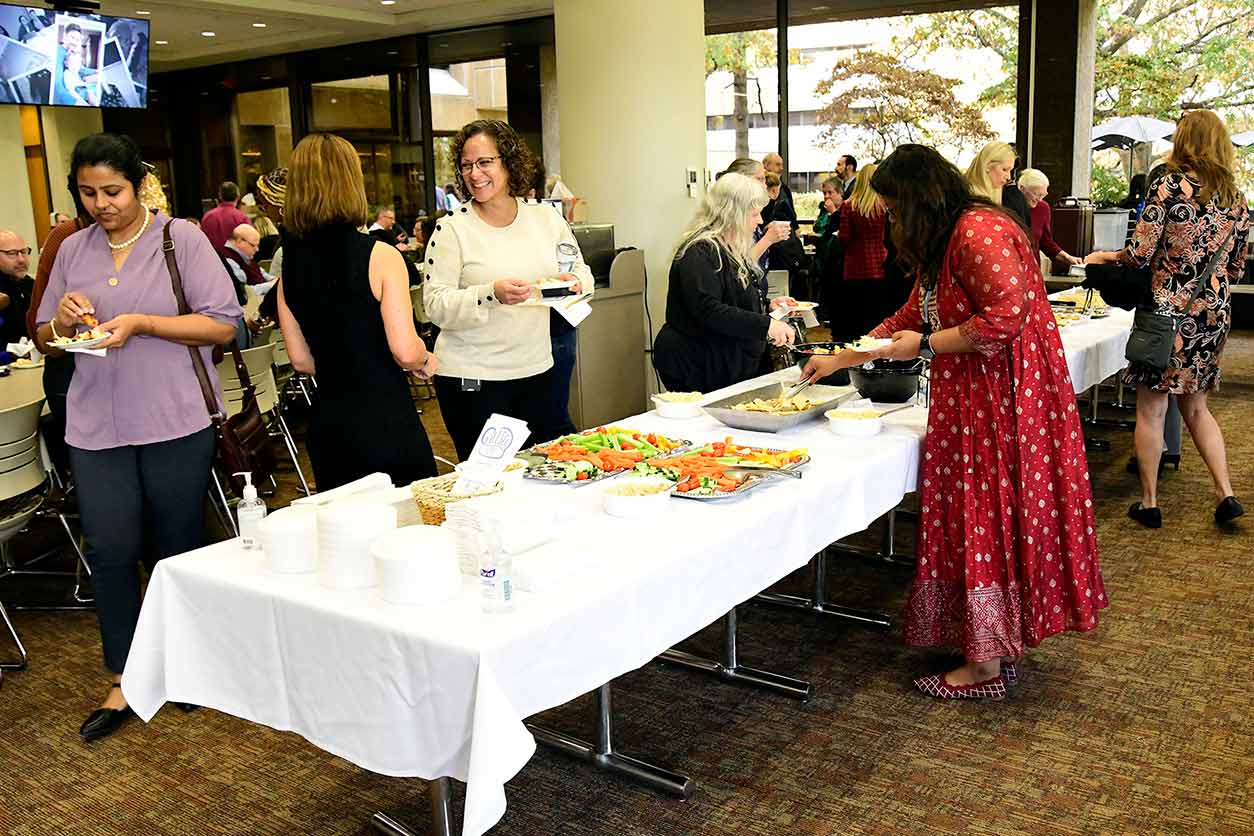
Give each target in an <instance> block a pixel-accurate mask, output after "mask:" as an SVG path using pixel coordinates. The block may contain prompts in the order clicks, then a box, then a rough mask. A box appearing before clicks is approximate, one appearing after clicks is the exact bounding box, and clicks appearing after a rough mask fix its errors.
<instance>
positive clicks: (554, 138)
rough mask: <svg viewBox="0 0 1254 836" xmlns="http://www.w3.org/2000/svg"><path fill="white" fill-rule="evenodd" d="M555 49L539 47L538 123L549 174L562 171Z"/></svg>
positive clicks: (546, 169)
mask: <svg viewBox="0 0 1254 836" xmlns="http://www.w3.org/2000/svg"><path fill="white" fill-rule="evenodd" d="M558 101H559V98H558V95H557V50H556V48H554V47H551V46H542V47H540V125H541V128H540V130H541V132H542V135H541V142H542V144H543V145H544V151H543V153H544V170H545V171H547V172H548V173H549V174H560V173H561V171H562V151H561V147H562V135H561V124H562V123H561V118H560V115H559V114H558V107H557V103H558Z"/></svg>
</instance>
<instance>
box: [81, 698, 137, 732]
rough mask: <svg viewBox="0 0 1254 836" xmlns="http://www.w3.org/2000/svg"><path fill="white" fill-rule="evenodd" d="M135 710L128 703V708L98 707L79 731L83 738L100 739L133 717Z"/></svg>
mask: <svg viewBox="0 0 1254 836" xmlns="http://www.w3.org/2000/svg"><path fill="white" fill-rule="evenodd" d="M134 715H135V712H134V711H132V710H131V707H130V706H129V705H128V706H127V707H126V708H97V709H96V710H95V711H93V712H92V713H91V716H89V717H88V718H87V721H86V722H85V723H83V726H82V728H80V729H79V730H78V733H79V734H81V735H82V736H83V740H85V741H92V740H99V739H100V738H102V737H108V736H109V735H111V734H113V733H114V732H115V731H117V729H118V727H119V726H121V725H122V724H123V723H125V722H126V721H127V720H128V719H129V718H131V717H133V716H134Z"/></svg>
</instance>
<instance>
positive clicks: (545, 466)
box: [518, 431, 692, 486]
mask: <svg viewBox="0 0 1254 836" xmlns="http://www.w3.org/2000/svg"><path fill="white" fill-rule="evenodd" d="M586 434H587V432H586V431H585V432H582V433H576V435H586ZM671 440H672V441H675V442H678V443H679V446H678V447H676V448H675V449H674V450H672V451H671V452H669V453H662V454H661V455H663V456H677V455H679V454H680V453H682V452H684V451H685V450H690V449H692V442H691V441H685V440H684V439H682V438H675V439H671ZM551 443H552V442H547V441H546V442H544V443H543V444H533V445H532V446H531V447H528V448H527V449H526V450H521V451H519V453H518V458H520V459H522V460H524V461H526V462H527V469H526V470H524V471H523V478H524V479H531V480H533V481H536V482H548V483H549V484H550V485H575V486H579V485H591V484H592V483H593V482H601V481H604V480H605V479H613V478H614V477H615V476H621V475H622V474H624V473H630V472H631V470H630V469H628V470H613V471H610V472H609V473H602V474H601V475H599V476H589V477H588V478H587V479H583V480H576V479H566V478H562V477H561V476H559V475H558V474H559V473H560V472H561V468H560V466H559V465H558V463H557V462H550V461H549V460H548V457H547V456H545V455H544V454H543V453H541V452H540V451H539V450H537V449H536V448H537V447H543V446H544V445H545V444H551ZM648 460H649V459H647V458H646V459H645V461H646V462H647V461H648Z"/></svg>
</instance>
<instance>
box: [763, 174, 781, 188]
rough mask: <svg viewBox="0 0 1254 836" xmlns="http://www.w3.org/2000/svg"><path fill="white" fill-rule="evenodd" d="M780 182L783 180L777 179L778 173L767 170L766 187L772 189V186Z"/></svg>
mask: <svg viewBox="0 0 1254 836" xmlns="http://www.w3.org/2000/svg"><path fill="white" fill-rule="evenodd" d="M782 182H783V181H782V180H780V179H779V175H778V174H776V173H775V172H773V171H768V172H767V173H766V187H767V188H768V189H773V188H775V187H776V186H778V185H779V184H780V183H782Z"/></svg>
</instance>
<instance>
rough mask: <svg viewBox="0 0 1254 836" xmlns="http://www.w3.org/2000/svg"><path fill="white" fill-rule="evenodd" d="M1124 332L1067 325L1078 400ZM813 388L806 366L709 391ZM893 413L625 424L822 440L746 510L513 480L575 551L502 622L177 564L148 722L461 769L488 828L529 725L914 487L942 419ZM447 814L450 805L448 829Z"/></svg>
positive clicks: (222, 547) (139, 643)
mask: <svg viewBox="0 0 1254 836" xmlns="http://www.w3.org/2000/svg"><path fill="white" fill-rule="evenodd" d="M1111 319H1112V320H1113V319H1114V317H1113V316H1112V317H1111ZM1107 322H1108V323H1109V322H1110V320H1107ZM1106 324H1107V323H1102V322H1094V323H1083V324H1079V325H1077V326H1072V327H1071V328H1069V329H1067V330H1066V331H1065V332H1064V342H1065V343H1067V354H1068V363H1069V365H1070V366H1071V368H1072V373H1073V375H1074V376H1075V382H1076V388H1077V389H1082V388H1087V387H1088V385H1091V383H1092V382H1095V381H1094V380H1093V377H1094V376H1099V375H1100V376H1104V373H1103V370H1104V369H1105V368H1107V367H1108V366H1109V365H1110V363H1113V360H1111V359H1110V358H1111V357H1112V356H1113V355H1112V351H1113V343H1114V341H1115V337H1114V336H1113V331H1114V330H1115V329H1114V328H1113V323H1110V324H1111V326H1112V327H1111V328H1109V329H1107V328H1106V327H1105V325H1106ZM1107 330H1109V331H1111V332H1112V333H1111V334H1107V333H1106V332H1107ZM1108 341H1109V342H1110V345H1107V342H1108ZM1118 353H1119V354H1120V356H1121V355H1122V347H1120V350H1119V352H1118ZM1114 370H1117V369H1111V371H1112V372H1113V371H1114ZM1108 373H1109V372H1107V374H1108ZM797 376H798V371H797V369H795V368H793V369H788V370H785V371H782V372H777V373H775V374H774V375H769V376H766V377H765V378H759V379H755V380H752V381H748V382H746V383H744V384H741V385H739V386H736V387H731V388H729V389H726V390H722V391H720V392H716V393H711V395H710V396H709V399H710V400H715V399H718V398H721V397H726V396H727V395H731V394H734V393H735V392H737V391H743V390H748V389H752V388H755V387H757V386H761V385H763V384H764V383H766V382H767V381H769V380H772V379H774V380H788V381H795V380H796V379H797ZM1098 379H1100V377H1099V378H1098ZM885 422H886V424H887V427H886V429H885V431H884V432H883V433H882V434H880V435H879V436H876V437H874V438H867V439H846V438H841V437H837V436H835V435H833V434H832V433H831V432H830V431H829V430H828V428H827V425H826V423H825V422H812V423H809V424H803V425H801V426H800V427H798V428H796V429H794V430H791V431H788V432H785V433H780V434H778V435H770V434H756V433H751V432H744V431H738V430H730V429H729V428H727V427H725V426H723V425H721V424H718V423H716V422H714V420H713V419H711V418H708V417H701V418H697V419H693V420H687V421H672V420H665V419H662V418H660V417H658V416H657V415H656V414H654V413H646V414H644V415H638V416H635V417H633V418H630V419H625V420H624V421H622V422H619V423H620V424H622V425H625V426H629V427H633V428H636V429H646V430H650V431H656V432H660V433H664V434H666V435H668V436H670V437H678V438H684V439H688V440H692V441H696V442H705V441H713V440H719V439H722V438H724V437H726V436H729V435H731V436H734V437H735V438H736V440H737V441H738V442H740V443H745V444H753V445H763V446H771V447H784V448H798V447H804V448H807V449H808V450H809V453H810V455H811V457H812V459H813V461H812V463H811V464H810V465H809V466H808V467H807V468H806V470H805V472H804V478H803V479H802V480H800V481H794V480H791V479H777V480H773V481H771V482H770V483H769V484H767V485H765V486H763V487H760V488H759V489H757V490H755V491H754V492H752V493H750V494H748V495H747V496H745V497H742V498H739V499H736V500H733V501H723V502H699V501H693V500H685V499H679V498H676V499H672V500H671V501H670V503H669V505H668V508H667V510H666V511H665V512H664V513H662V514H660V515H659V516H658V517H657V518H656V519H649V520H621V519H616V518H612V517H609V516H606V515H605V514H604V513H603V512H602V510H601V493H602V492H603V491H604V489H605V487H606V486H607V485H609V484H613V480H610V481H609V482H608V483H595V484H589V485H586V486H581V487H572V486H565V485H550V484H539V483H534V482H526V483H524V484H523V485H521V486H519V487H517V488H511V490H517V491H520V492H524V493H526V494H530V495H533V496H542V497H543V498H545V499H548V500H551V501H552V502H558V503H562V505H563V507H565V508H566V509H567V512H568V515H567V518H566V522H565V523H564V525H563V526H562V527H561V532H560V534H559V535H558V539H557V540H556V541H555V542H553V543H551V544H549V545H546V546H542V547H541V549H540V550H539V554H536V553H532V555H533V557H535V558H538V559H539V560H540V561H541V562H542V565H543V566H544V567H545V569H546V571H544V572H543V573H541V575H540V576H538V579H537V582H536V583H535V584H534V589H533V591H529V592H528V591H519V592H517V594H516V606H515V609H514V611H513V612H511V613H507V614H493V615H489V614H485V613H483V612H482V610H481V605H480V601H479V597H478V592H477V587H476V584H475V582H474V580H473V579H470V578H467V579H465V582H464V586H463V590H462V595H461V596H460V598H458V599H456V600H453V601H450V602H448V603H446V604H442V605H439V606H433V607H425V608H419V607H403V606H397V605H393V604H389V603H386V602H384V601H383V600H382V598H381V597H380V596H379V594H378V592H377V591H376V590H374V589H365V590H354V591H343V590H330V589H326V588H324V587H322V586H320V585H319V583H318V579H317V576H316V575H279V574H274V573H271V572H270V571H269V570H267V569H266V568H265V567H264V565H263V559H262V558H261V557H260V556H259V555H257V554H256V553H247V552H244V551H242V550H241V549H240V548H239V546H238V541H229V542H225V543H219V544H217V545H214V546H210V547H207V548H204V549H200V550H198V551H195V552H191V553H188V554H184V555H180V556H177V557H171V558H169V559H166V560H163V561H161V562H160V563H159V564H158V565H157V567H156V570H155V572H154V573H153V575H152V579H151V582H150V584H149V586H148V591H147V596H146V598H145V601H144V606H143V611H142V613H141V615H140V620H139V626H138V630H137V633H136V636H135V641H134V644H133V646H132V649H131V654H130V660H129V662H128V664H127V667H126V672H125V676H124V678H123V683H122V688H123V692H124V693H125V695H126V698H127V700H128V702H129V703H130V705H131V706H132V707H133V708H134V709H135V711H136V713H138V714H139V715H140V716H141V717H142V718H143V719H144V720H150V719H151V718H152V717H153V715H154V714H155V713H156V712H157V710H158V709H159V708H160V707H161V705H162V704H163V703H164V702H166V701H178V702H189V703H194V704H197V705H203V706H207V707H210V708H215V709H218V710H220V711H224V712H226V713H229V714H232V715H234V716H237V717H241V718H244V719H246V720H250V721H253V722H257V723H261V724H264V725H267V726H270V727H272V728H275V729H278V730H284V731H294V732H296V733H298V734H300V735H301V736H303V737H305V738H306V739H307V740H309V741H310V742H312V743H313V744H314V745H316V746H318V747H319V748H321V749H324V750H326V751H328V752H331V753H333V754H336V755H339V756H341V757H343V758H345V759H347V760H349V761H351V762H352V763H355V764H357V765H359V766H361V767H362V768H365V769H369V770H371V771H373V772H378V773H381V774H384V775H391V776H398V777H418V778H423V779H427V780H429V781H434V782H435V783H433V785H432V787H433V793H434V792H436V791H437V790H438V791H439V792H441V793H443V792H446V790H447V782H446V781H444V780H442V779H445V778H448V777H451V778H455V779H457V780H459V781H464V782H465V783H466V798H465V816H464V824H463V829H462V833H463V834H467V835H468V836H478V834H481V833H484V832H485V831H487V830H488V829H489V828H490V827H492V826H493V825H494V824H495V823H496V822H497V821H498V820H499V819H500V818H501V816H502V815H503V814H504V812H505V806H506V800H505V783H506V782H507V781H508V780H509V779H510V778H511V777H513V776H514V775H515V774H516V773H517V772H518V771H519V770H520V769H521V768H522V767H523V766H524V765H525V764H526V762H527V761H528V759H529V758H530V757H531V755H532V753H533V752H534V750H535V740H534V738H533V736H532V734H531V733H530V731H529V729H528V727H527V726H526V725H525V722H524V721H525V719H526V718H527V717H529V716H531V715H533V714H535V713H537V712H540V711H544V710H546V709H549V708H553V707H555V706H558V705H561V704H563V703H566V702H569V701H570V700H573V699H575V698H577V697H579V696H581V695H583V694H585V693H588V692H590V691H593V690H596V689H598V688H602V686H604V685H605V684H606V683H609V682H610V681H611V680H613V679H614V678H615V677H617V676H620V675H621V674H624V673H626V672H628V671H631V670H634V669H636V668H639V667H640V666H642V665H644V664H646V663H647V662H649V661H650V660H652V659H654V658H656V657H658V656H659V655H660V654H662V653H663V652H664V651H666V650H667V649H668V648H670V647H672V646H673V645H675V644H677V643H678V642H680V641H682V640H683V639H685V638H687V637H689V636H691V635H692V634H694V633H696V632H698V631H700V630H701V629H702V628H704V627H706V626H707V625H709V624H711V623H713V622H714V621H716V620H718V619H720V618H723V617H724V616H725V615H726V614H728V613H729V611H734V608H735V607H736V606H737V605H738V604H740V603H741V602H743V601H746V600H748V599H750V598H752V597H753V596H755V595H756V594H758V593H759V592H762V591H763V590H765V589H767V588H768V587H770V586H771V585H773V584H774V583H776V582H777V581H779V580H780V579H782V578H784V577H785V576H787V575H788V574H790V573H791V572H793V571H794V570H797V569H799V568H801V567H803V566H805V565H806V564H807V563H808V562H810V560H811V559H812V557H813V556H814V555H815V554H816V553H819V552H821V551H822V550H823V549H824V548H825V547H826V546H828V545H829V544H831V543H833V542H835V541H837V540H840V539H841V538H844V537H847V536H849V535H852V534H855V533H857V532H859V531H862V530H864V529H866V528H867V527H868V526H870V525H871V524H872V523H873V522H874V521H875V520H876V519H878V518H879V517H881V516H882V515H884V514H886V513H888V512H889V511H891V510H892V509H893V508H894V507H896V506H897V505H898V504H899V503H900V501H901V500H902V499H903V498H904V496H905V495H906V494H907V493H909V492H911V491H912V490H914V488H915V484H916V480H917V474H918V467H919V456H920V450H921V440H922V438H923V435H924V432H925V422H926V412H925V410H924V409H923V408H921V407H915V408H913V409H909V410H906V411H904V412H899V413H896V414H894V415H891V416H889V417H887V418H886V419H885ZM602 710H603V711H604V712H606V713H608V710H609V709H608V704H607V703H603V704H602ZM606 748H608V747H606ZM616 757H619V758H620V759H622V756H618V755H616ZM626 760H629V761H630V759H626ZM633 763H638V762H633ZM640 766H641V767H642V768H648V767H647V765H646V764H641V765H640ZM622 771H628V772H630V770H626V769H625V770H622ZM434 797H435V796H434V795H433V798H434ZM442 797H443V799H444V803H447V796H446V795H444V796H442ZM440 819H441V814H440V813H439V812H438V810H437V812H436V813H435V820H436V823H437V826H440V825H441V824H444V826H446V823H442V822H441V821H440ZM387 832H395V833H403V832H407V831H405V830H403V829H397V830H388V831H387Z"/></svg>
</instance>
